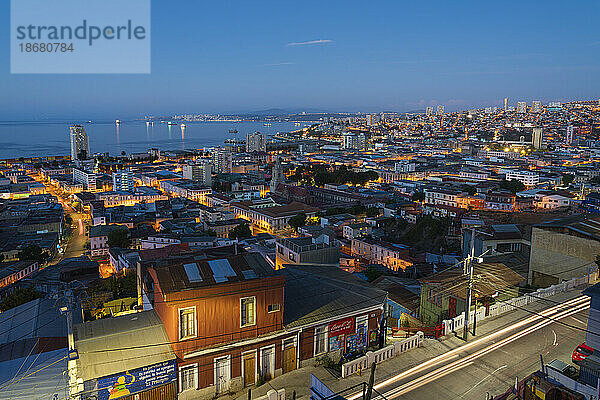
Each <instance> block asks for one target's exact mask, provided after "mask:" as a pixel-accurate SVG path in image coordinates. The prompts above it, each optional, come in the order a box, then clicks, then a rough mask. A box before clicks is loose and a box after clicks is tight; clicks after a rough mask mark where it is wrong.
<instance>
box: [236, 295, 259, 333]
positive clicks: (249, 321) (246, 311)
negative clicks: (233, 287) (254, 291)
mask: <svg viewBox="0 0 600 400" xmlns="http://www.w3.org/2000/svg"><path fill="white" fill-rule="evenodd" d="M254 324H256V297H254V296H252V297H242V298H241V299H240V325H241V327H244V326H251V325H254Z"/></svg>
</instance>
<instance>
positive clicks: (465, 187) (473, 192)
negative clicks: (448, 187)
mask: <svg viewBox="0 0 600 400" xmlns="http://www.w3.org/2000/svg"><path fill="white" fill-rule="evenodd" d="M461 189H462V190H463V192H466V193H468V194H470V195H471V196H474V195H476V194H477V189H476V188H474V187H473V186H471V185H463V186H462V187H461Z"/></svg>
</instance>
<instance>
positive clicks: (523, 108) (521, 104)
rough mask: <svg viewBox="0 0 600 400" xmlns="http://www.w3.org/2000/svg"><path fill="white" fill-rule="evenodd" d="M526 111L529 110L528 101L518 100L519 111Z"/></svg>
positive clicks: (522, 112)
mask: <svg viewBox="0 0 600 400" xmlns="http://www.w3.org/2000/svg"><path fill="white" fill-rule="evenodd" d="M526 112H527V102H526V101H519V102H517V113H518V114H525V113H526Z"/></svg>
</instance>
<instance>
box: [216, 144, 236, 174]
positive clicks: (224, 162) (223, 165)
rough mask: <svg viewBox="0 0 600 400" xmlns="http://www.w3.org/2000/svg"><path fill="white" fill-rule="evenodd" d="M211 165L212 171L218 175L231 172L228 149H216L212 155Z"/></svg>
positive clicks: (231, 164)
mask: <svg viewBox="0 0 600 400" xmlns="http://www.w3.org/2000/svg"><path fill="white" fill-rule="evenodd" d="M211 156H212V164H213V167H214V170H215V172H216V173H218V174H226V173H230V172H231V168H232V167H233V160H232V155H231V151H230V150H229V149H223V148H218V149H216V150H215V151H213V153H212V155H211Z"/></svg>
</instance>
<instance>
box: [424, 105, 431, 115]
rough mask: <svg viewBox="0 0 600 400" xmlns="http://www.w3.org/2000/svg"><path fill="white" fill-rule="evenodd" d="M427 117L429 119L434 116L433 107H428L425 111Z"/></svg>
mask: <svg viewBox="0 0 600 400" xmlns="http://www.w3.org/2000/svg"><path fill="white" fill-rule="evenodd" d="M425 115H427V116H428V117H429V116H431V115H433V107H431V106H428V107H427V108H426V109H425Z"/></svg>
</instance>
